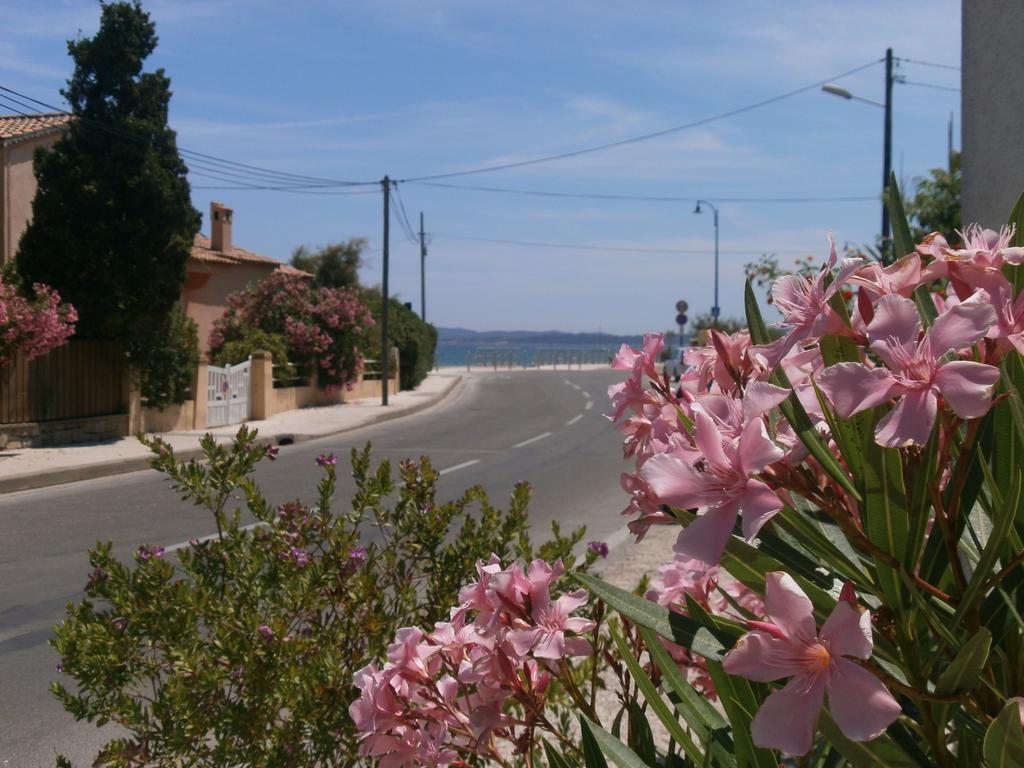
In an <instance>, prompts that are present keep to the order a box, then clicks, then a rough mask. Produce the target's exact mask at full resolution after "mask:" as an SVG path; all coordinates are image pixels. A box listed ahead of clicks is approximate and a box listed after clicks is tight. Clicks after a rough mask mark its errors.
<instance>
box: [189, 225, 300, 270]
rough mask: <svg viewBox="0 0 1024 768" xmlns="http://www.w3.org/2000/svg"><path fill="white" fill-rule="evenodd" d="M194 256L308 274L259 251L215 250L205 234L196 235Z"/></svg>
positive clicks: (196, 258) (205, 259) (200, 259)
mask: <svg viewBox="0 0 1024 768" xmlns="http://www.w3.org/2000/svg"><path fill="white" fill-rule="evenodd" d="M192 258H193V259H195V260H196V261H202V262H206V263H208V264H258V265H263V266H267V267H275V269H274V271H275V272H285V273H287V274H295V275H306V274H308V273H306V272H303V271H302V270H301V269H296V268H295V267H292V266H289V265H288V264H284V263H282V262H280V261H278V260H277V259H272V258H270V257H269V256H262V255H260V254H258V253H253V252H252V251H247V250H245V249H244V248H232V249H231V250H230V251H215V250H213V249H212V248H211V247H210V238H208V237H207V236H206V235H203V234H198V235H196V239H195V242H194V243H193V244H192Z"/></svg>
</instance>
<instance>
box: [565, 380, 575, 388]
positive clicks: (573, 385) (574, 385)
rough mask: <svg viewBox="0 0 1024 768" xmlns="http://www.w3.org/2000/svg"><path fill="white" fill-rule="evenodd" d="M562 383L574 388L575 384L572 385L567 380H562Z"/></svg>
mask: <svg viewBox="0 0 1024 768" xmlns="http://www.w3.org/2000/svg"><path fill="white" fill-rule="evenodd" d="M562 381H564V382H565V383H566V384H568V385H569V386H570V387H574V386H576V385H575V384H573V383H572V382H571V381H569V380H568V379H562Z"/></svg>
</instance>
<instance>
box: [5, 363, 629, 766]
mask: <svg viewBox="0 0 1024 768" xmlns="http://www.w3.org/2000/svg"><path fill="white" fill-rule="evenodd" d="M620 379H621V374H620V373H614V372H611V371H604V370H602V371H572V372H564V371H550V372H537V371H530V372H512V373H508V374H502V373H488V374H482V375H474V376H471V377H468V378H467V379H466V380H465V381H464V383H463V385H462V386H461V387H460V388H459V389H458V390H457V391H456V393H455V394H453V395H452V396H450V397H448V398H447V399H446V400H445V402H444V403H442V404H440V405H438V406H436V407H434V408H432V409H429V410H427V411H423V412H421V413H419V414H416V415H412V416H408V417H404V418H400V419H397V420H394V421H390V422H385V423H382V424H380V425H377V426H371V427H365V428H362V429H359V430H355V431H352V432H346V433H343V434H340V435H337V436H336V437H328V438H323V439H320V440H315V441H311V442H307V443H301V444H298V445H292V446H285V447H283V448H282V449H281V453H280V457H279V458H278V460H277V461H276V462H273V463H270V462H263V464H262V465H261V466H260V468H259V470H258V471H257V474H256V477H257V480H258V482H259V483H260V485H261V487H262V488H263V490H264V492H265V494H266V496H267V498H268V499H271V500H274V501H284V500H287V499H294V498H296V497H302V498H305V499H312V498H313V495H314V488H315V484H316V481H317V478H318V477H319V475H320V470H319V468H318V467H316V465H315V462H314V459H315V457H316V456H317V455H318V454H320V453H324V452H329V451H333V452H334V453H336V454H338V455H339V459H340V461H339V470H341V471H339V473H338V474H339V478H343V480H342V482H339V493H338V497H337V498H339V499H344V498H345V497H346V495H347V494H348V493H349V492H350V491H351V489H352V487H353V484H352V482H351V480H350V479H349V478H348V476H347V475H346V474H345V472H344V471H343V470H344V466H343V465H342V463H341V462H343V461H345V460H346V459H347V457H348V453H349V450H350V448H352V447H353V446H355V447H361V446H362V445H364V444H365V443H366V442H367V441H370V442H372V444H373V446H374V454H375V456H377V457H387V458H389V459H392V460H393V461H394V460H398V459H403V458H415V457H418V456H420V455H428V456H430V457H431V461H432V462H433V464H434V466H435V467H436V468H438V469H439V470H441V471H442V477H441V479H440V482H439V489H438V498H439V499H447V498H452V497H455V496H457V495H458V494H459V493H460V492H461V490H462V489H464V488H466V487H468V486H470V485H474V484H480V485H483V486H484V487H485V488H486V489H487V490H488V492H489V494H490V496H491V499H492V501H493V502H494V503H495V504H497V505H498V506H499V507H500V506H503V503H504V502H505V500H507V497H508V494H509V492H510V491H511V490H512V487H513V485H514V484H515V483H516V482H517V481H519V480H528V481H529V482H530V483H531V485H532V486H533V495H532V501H531V505H530V517H531V526H532V528H533V529H534V531H535V532H536V540H538V541H540V540H541V538H540V536H541V535H542V534H543V532H545V531H547V530H548V529H549V524H550V521H551V520H556V519H557V520H558V521H559V522H560V523H562V524H563V527H564V528H570V527H575V526H577V525H583V524H585V525H586V526H587V530H588V535H587V538H588V539H603V540H607V541H610V542H611V543H612V545H613V546H614V545H615V544H616V543H619V542H621V541H622V540H623V539H624V535H623V531H624V525H623V522H622V519H621V518H620V516H619V514H618V513H619V511H620V510H621V509H622V508H623V507H624V506H625V503H626V499H625V496H624V494H623V492H622V491H621V489H620V487H619V481H618V478H619V473H620V472H621V471H623V467H624V466H625V465H624V463H623V462H622V459H621V451H620V448H619V446H620V439H619V435H618V433H617V432H615V430H614V429H612V428H611V426H610V424H609V423H608V421H607V419H605V418H604V417H602V416H601V415H600V414H601V412H602V411H604V410H606V409H607V408H606V406H607V399H606V397H605V392H606V390H607V387H608V385H609V384H610V383H613V382H615V381H618V380H620ZM214 530H215V528H214V526H213V523H212V521H211V520H210V519H209V517H208V515H207V514H206V513H205V512H203V511H202V510H199V509H196V508H194V507H192V506H190V505H187V504H185V503H182V502H181V501H180V500H179V499H178V497H177V496H176V495H175V494H174V493H173V491H171V490H170V488H169V487H168V485H167V482H166V480H165V479H164V477H163V476H162V475H160V474H158V473H156V472H153V471H143V472H135V473H131V474H127V475H120V476H117V477H112V478H103V479H99V480H89V481H84V482H79V483H74V484H70V485H65V486H57V487H54V488H47V489H41V490H36V491H24V492H19V493H14V494H8V495H6V496H3V497H0V768H37V766H39V767H43V766H45V767H47V768H51V767H52V766H53V765H54V758H55V755H56V754H57V753H62V754H65V755H66V756H68V757H69V758H71V760H72V762H73V763H74V764H75V765H78V766H87V765H91V762H92V759H93V758H94V757H95V754H96V751H97V749H98V747H99V746H100V745H101V744H102V743H103V742H104V741H105V738H109V735H110V734H111V733H112V731H111V730H110V729H109V728H108V729H107V730H106V731H105V732H104V733H102V734H101V733H99V732H98V731H97V730H96V728H95V727H93V726H91V725H89V724H86V723H75V722H74V721H73V719H72V718H71V716H70V715H68V714H66V713H65V712H64V711H63V709H62V708H61V707H60V705H59V704H58V703H57V701H56V700H55V699H54V698H53V697H52V696H51V695H50V693H49V692H48V690H47V687H48V684H49V682H50V681H52V680H54V679H56V678H57V674H56V672H55V667H56V664H57V661H58V659H57V655H56V653H55V652H54V651H53V649H52V648H50V647H49V645H48V644H47V640H48V638H49V637H50V634H51V628H52V627H53V625H54V624H56V623H57V622H58V621H59V620H60V619H61V618H62V617H63V612H64V606H65V605H66V604H67V603H68V602H69V601H74V600H77V599H79V598H80V597H81V596H82V587H83V585H84V583H85V579H86V575H87V572H88V560H87V549H88V548H89V547H90V546H92V545H93V544H94V543H95V542H96V541H97V540H99V541H111V542H113V544H114V550H115V553H116V554H117V555H118V556H119V557H121V558H122V559H127V558H130V556H131V553H132V552H133V551H134V550H135V548H136V547H138V546H139V545H140V544H144V543H149V544H161V545H163V546H168V545H172V544H177V543H180V542H183V541H186V540H188V539H189V538H190V537H193V536H204V535H208V534H210V533H212V532H213V531H214Z"/></svg>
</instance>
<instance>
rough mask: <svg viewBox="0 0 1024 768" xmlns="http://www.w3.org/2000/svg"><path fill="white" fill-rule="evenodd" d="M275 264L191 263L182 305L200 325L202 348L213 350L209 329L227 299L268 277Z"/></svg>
mask: <svg viewBox="0 0 1024 768" xmlns="http://www.w3.org/2000/svg"><path fill="white" fill-rule="evenodd" d="M276 266H277V265H275V264H267V265H265V266H264V265H261V264H244V263H243V264H217V263H196V262H194V261H190V262H189V264H188V276H187V277H186V278H185V287H184V288H183V289H182V292H181V307H182V309H184V310H185V314H186V315H188V316H189V317H191V318H192V319H193V320H195V322H196V325H198V326H199V351H200V352H201V353H202V354H206V352H207V351H208V350H209V349H210V331H212V330H213V324H214V322H215V321H216V320H217V318H219V317H220V316H221V315H223V314H224V310H225V309H226V308H227V305H226V304H225V298H226V297H227V296H228V295H230V294H232V293H236V292H237V291H241V290H242V289H244V288H245V287H246V286H248V285H249V284H250V283H253V282H259V281H262V280H266V279H267V278H268V277H270V275H271V274H273V272H274V269H275V268H276Z"/></svg>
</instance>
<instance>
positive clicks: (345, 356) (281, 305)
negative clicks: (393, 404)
mask: <svg viewBox="0 0 1024 768" xmlns="http://www.w3.org/2000/svg"><path fill="white" fill-rule="evenodd" d="M227 301H228V310H227V311H226V312H225V313H224V315H223V316H222V317H221V318H219V319H218V320H217V321H216V323H214V327H213V331H212V332H211V333H210V356H211V358H212V359H218V356H219V354H220V351H221V349H222V348H223V347H225V345H228V344H231V343H232V342H239V341H241V340H243V339H245V338H246V337H247V335H249V334H251V332H252V331H253V330H254V329H256V330H259V331H262V332H263V333H265V334H276V335H278V336H280V337H283V338H284V343H285V346H286V348H287V352H288V360H287V361H285V360H275V362H278V363H282V364H283V363H286V362H287V363H291V364H292V365H296V366H300V367H304V368H307V369H309V370H313V369H315V370H316V371H317V377H318V380H319V383H320V386H321V387H322V388H324V389H326V388H330V387H338V386H342V385H351V384H352V383H353V381H354V379H355V377H356V376H357V375H358V374H359V371H360V370H361V368H362V360H363V358H362V354H361V353H360V350H359V346H358V345H359V339H360V338H361V337H362V336H363V334H364V332H365V331H366V329H368V328H370V327H371V326H373V318H372V317H371V316H370V313H369V310H368V309H367V308H366V306H365V305H364V304H363V303H362V302H361V301H360V299H359V296H358V293H357V292H356V290H355V289H353V288H316V289H314V288H312V287H311V286H310V285H309V283H308V282H307V281H306V279H305V278H304V277H302V276H300V275H291V274H285V273H281V272H278V273H275V274H273V275H271V276H270V277H269V278H267V279H266V280H263V281H262V282H259V283H255V284H253V285H250V286H249V287H248V288H246V289H245V290H244V291H240V292H239V293H235V294H232V295H231V296H229V297H228V299H227Z"/></svg>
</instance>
